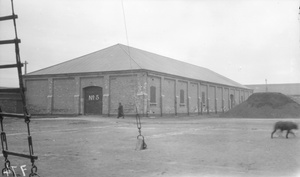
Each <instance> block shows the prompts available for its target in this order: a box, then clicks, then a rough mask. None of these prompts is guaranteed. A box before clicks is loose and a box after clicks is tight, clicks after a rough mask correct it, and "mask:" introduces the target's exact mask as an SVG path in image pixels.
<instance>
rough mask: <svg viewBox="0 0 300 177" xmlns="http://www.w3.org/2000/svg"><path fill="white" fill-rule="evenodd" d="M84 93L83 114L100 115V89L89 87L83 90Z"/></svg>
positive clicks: (101, 102) (101, 95) (101, 103)
mask: <svg viewBox="0 0 300 177" xmlns="http://www.w3.org/2000/svg"><path fill="white" fill-rule="evenodd" d="M83 92H84V114H86V115H100V114H102V105H103V101H102V97H103V94H102V87H97V86H90V87H86V88H84V89H83Z"/></svg>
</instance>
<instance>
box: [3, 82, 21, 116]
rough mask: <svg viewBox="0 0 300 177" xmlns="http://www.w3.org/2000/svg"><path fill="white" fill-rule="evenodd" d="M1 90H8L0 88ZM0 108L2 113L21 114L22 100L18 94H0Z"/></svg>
mask: <svg viewBox="0 0 300 177" xmlns="http://www.w3.org/2000/svg"><path fill="white" fill-rule="evenodd" d="M2 89H5V90H6V89H9V88H5V87H0V90H2ZM0 107H1V110H2V111H3V112H10V113H22V112H23V104H22V98H21V95H20V94H19V93H11V92H4V91H1V92H0Z"/></svg>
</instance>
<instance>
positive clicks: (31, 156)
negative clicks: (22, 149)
mask: <svg viewBox="0 0 300 177" xmlns="http://www.w3.org/2000/svg"><path fill="white" fill-rule="evenodd" d="M2 152H3V155H4V156H5V155H13V156H18V157H24V158H28V159H35V160H37V159H38V156H34V155H27V154H21V153H17V152H11V151H7V150H3V151H2Z"/></svg>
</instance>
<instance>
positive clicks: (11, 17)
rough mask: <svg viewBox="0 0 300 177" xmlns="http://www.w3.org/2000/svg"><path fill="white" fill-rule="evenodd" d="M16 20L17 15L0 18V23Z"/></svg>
mask: <svg viewBox="0 0 300 177" xmlns="http://www.w3.org/2000/svg"><path fill="white" fill-rule="evenodd" d="M16 18H18V15H9V16H4V17H0V21H4V20H12V19H16Z"/></svg>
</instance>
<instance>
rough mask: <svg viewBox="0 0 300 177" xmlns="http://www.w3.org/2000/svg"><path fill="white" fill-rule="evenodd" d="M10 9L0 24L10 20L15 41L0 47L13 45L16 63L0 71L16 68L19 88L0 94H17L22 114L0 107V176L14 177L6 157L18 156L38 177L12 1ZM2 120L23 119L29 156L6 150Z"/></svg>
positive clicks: (7, 41) (0, 18)
mask: <svg viewBox="0 0 300 177" xmlns="http://www.w3.org/2000/svg"><path fill="white" fill-rule="evenodd" d="M11 8H12V15H9V16H3V17H0V22H2V21H6V20H12V21H13V25H14V33H15V39H9V40H2V41H0V45H10V44H12V45H15V54H16V63H13V64H5V65H0V69H7V68H17V73H18V79H19V88H7V89H6V88H5V89H0V92H1V93H19V94H20V96H21V100H22V106H23V109H22V110H23V113H22V114H17V113H7V112H3V111H2V109H1V107H0V124H1V146H2V153H3V157H4V158H5V163H4V168H3V170H2V174H3V175H4V173H6V174H8V173H13V176H15V174H14V172H13V170H12V167H11V165H10V161H9V160H8V156H9V155H11V156H18V157H22V158H28V159H30V160H31V163H32V168H31V173H30V175H29V176H38V174H37V173H36V172H37V167H36V166H35V164H34V162H35V160H37V159H38V157H37V156H35V155H34V153H33V146H32V137H31V135H30V127H29V123H30V118H31V115H30V114H29V113H28V110H27V107H26V99H25V88H24V84H23V78H22V67H23V64H22V63H21V58H20V48H19V43H21V40H20V39H19V38H18V34H17V26H16V19H17V18H18V16H17V15H16V14H15V13H14V4H13V0H11ZM4 118H19V119H24V121H25V123H26V124H27V130H28V137H27V138H28V147H29V154H23V153H18V152H12V151H9V150H8V144H7V138H6V133H5V131H4V126H3V120H4Z"/></svg>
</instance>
